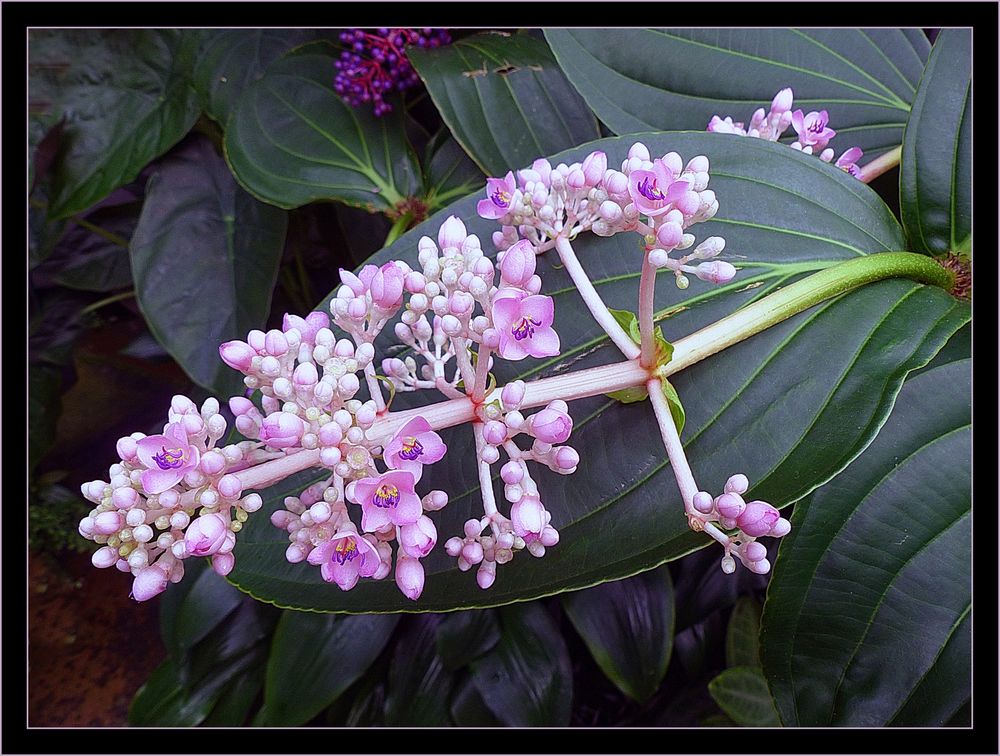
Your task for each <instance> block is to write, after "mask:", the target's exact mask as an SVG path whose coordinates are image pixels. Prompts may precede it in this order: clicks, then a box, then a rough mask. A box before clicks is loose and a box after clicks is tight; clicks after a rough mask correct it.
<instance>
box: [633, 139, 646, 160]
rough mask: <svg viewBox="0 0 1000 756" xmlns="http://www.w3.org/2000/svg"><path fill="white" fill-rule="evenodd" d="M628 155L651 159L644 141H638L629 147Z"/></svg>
mask: <svg viewBox="0 0 1000 756" xmlns="http://www.w3.org/2000/svg"><path fill="white" fill-rule="evenodd" d="M628 157H629V158H634V157H637V158H639V159H640V160H649V150H648V149H646V145H644V144H643V143H642V142H636V143H635V144H633V145H632V146H631V147H629V148H628Z"/></svg>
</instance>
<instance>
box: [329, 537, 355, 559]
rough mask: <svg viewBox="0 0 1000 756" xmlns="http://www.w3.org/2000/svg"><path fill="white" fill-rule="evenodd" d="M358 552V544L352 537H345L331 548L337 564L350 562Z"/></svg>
mask: <svg viewBox="0 0 1000 756" xmlns="http://www.w3.org/2000/svg"><path fill="white" fill-rule="evenodd" d="M359 553H360V552H359V551H358V545H357V544H356V543H355V542H354V539H353V538H345V539H344V540H342V541H341V542H340V543H338V544H337V547H336V548H335V549H334V550H333V556H334V558H335V559H336V560H337V564H343V563H344V562H350V561H351V560H352V559H354V557H356V556H357V555H358V554H359Z"/></svg>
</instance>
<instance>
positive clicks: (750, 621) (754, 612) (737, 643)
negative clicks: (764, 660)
mask: <svg viewBox="0 0 1000 756" xmlns="http://www.w3.org/2000/svg"><path fill="white" fill-rule="evenodd" d="M762 609H763V607H762V606H761V604H760V602H759V601H757V599H755V598H752V597H751V596H743V597H741V598H740V600H739V601H737V602H736V606H734V607H733V613H732V615H731V616H730V617H729V629H728V630H726V666H727V667H759V666H760V640H759V637H758V636H759V635H760V613H761V610H762Z"/></svg>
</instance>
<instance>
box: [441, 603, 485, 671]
mask: <svg viewBox="0 0 1000 756" xmlns="http://www.w3.org/2000/svg"><path fill="white" fill-rule="evenodd" d="M498 640H500V625H499V624H497V615H496V612H494V611H493V610H492V609H470V610H469V611H465V612H451V613H449V614H446V615H444V616H442V618H441V624H439V625H438V628H437V639H436V644H437V652H438V656H440V657H441V661H442V662H444V666H445V667H446V668H447V669H450V670H452V671H454V670H457V669H461V668H462V667H464V666H466V665H467V664H468V663H469V662H471V661H473V660H474V659H477V658H478V657H480V656H482V655H483V654H485V653H486V652H487V651H489V650H490V649H491V648H493V647H494V646H495V645H496V644H497V641H498Z"/></svg>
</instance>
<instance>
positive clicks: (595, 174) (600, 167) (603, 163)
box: [583, 150, 608, 186]
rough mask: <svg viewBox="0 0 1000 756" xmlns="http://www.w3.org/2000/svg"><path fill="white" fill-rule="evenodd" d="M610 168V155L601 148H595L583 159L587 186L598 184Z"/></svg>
mask: <svg viewBox="0 0 1000 756" xmlns="http://www.w3.org/2000/svg"><path fill="white" fill-rule="evenodd" d="M606 170H608V156H607V155H606V154H605V153H603V152H601V151H600V150H595V151H594V152H591V153H590V154H589V155H587V157H586V158H584V160H583V175H584V178H585V179H586V183H587V186H597V185H598V184H599V183H600V182H601V179H602V178H604V172H605V171H606Z"/></svg>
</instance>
